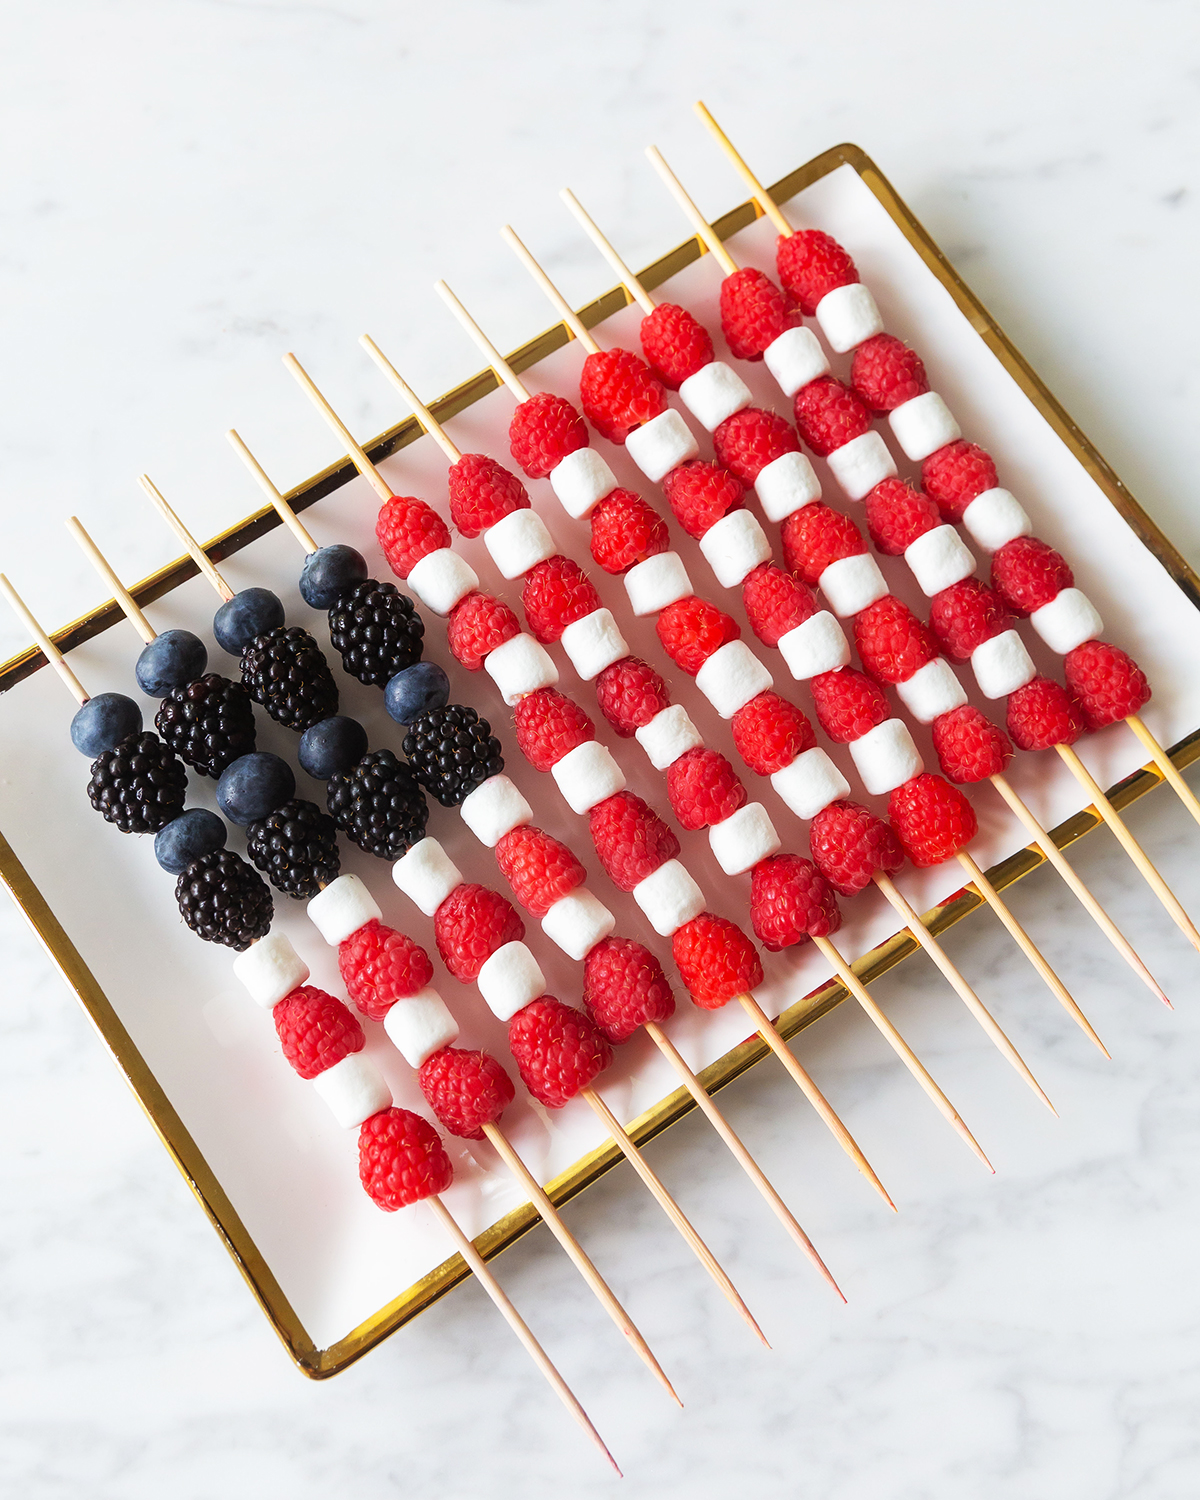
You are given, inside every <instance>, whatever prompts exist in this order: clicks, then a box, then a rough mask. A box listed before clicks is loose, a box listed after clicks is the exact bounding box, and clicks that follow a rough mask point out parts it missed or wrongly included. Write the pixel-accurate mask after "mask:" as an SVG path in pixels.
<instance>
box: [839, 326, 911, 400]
mask: <svg viewBox="0 0 1200 1500" xmlns="http://www.w3.org/2000/svg"><path fill="white" fill-rule="evenodd" d="M850 384H851V385H852V386H853V387H854V390H855V393H856V394H857V395H858V397H859V398H860V399H861V400H862V401H863V402H865V404H866V405H867V406H869V407H870V408H871V410H872V411H878V412H882V411H895V409H896V408H897V407H898V406H903V405H904V403H905V402H906V401H911V400H912V399H913V397H914V396H923V395H924V394H925V392H926V391H927V390H928V389H929V381H928V379H927V378H926V376H925V366H924V365H923V364H922V363H921V356H920V355H919V354H918V353H917V351H916V350H915V349H910V348H909V347H908V345H907V344H902V343H901V342H900V340H899V339H898V338H895V337H893V335H892V334H890V333H877V334H876V335H875V337H874V338H870V339H867V341H866V343H863V344H859V346H858V348H857V349H856V350H855V351H854V363H853V364H852V365H851V367H850Z"/></svg>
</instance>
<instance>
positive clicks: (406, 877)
mask: <svg viewBox="0 0 1200 1500" xmlns="http://www.w3.org/2000/svg"><path fill="white" fill-rule="evenodd" d="M392 879H393V880H394V881H395V882H396V884H397V885H398V886H399V887H400V889H401V890H402V891H403V892H404V894H405V895H406V896H407V897H408V898H409V900H410V901H411V902H412V903H413V905H414V906H416V907H417V908H418V910H420V911H423V912H424V913H425V915H426V916H427V917H432V916H433V914H434V912H435V911H437V909H438V907H439V906H441V904H442V902H443V901H444V900H445V899H446V897H447V896H448V895H449V894H450V892H451V891H453V890H456V889H457V888H458V887H459V886H460V885H462V883H463V878H462V874H461V873H460V871H459V868H458V866H457V865H456V864H455V863H454V861H453V860H452V859H451V858H450V856H449V855H448V854H447V853H446V851H445V850H444V849H443V848H442V846H441V844H439V843H438V841H437V839H430V838H424V839H422V840H421V841H420V843H418V844H414V845H413V846H412V848H411V849H410V850H409V851H408V853H407V854H402V855H401V856H400V858H399V859H398V860H397V861H396V862H395V864H394V865H393V866H392Z"/></svg>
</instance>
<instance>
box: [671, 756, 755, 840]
mask: <svg viewBox="0 0 1200 1500" xmlns="http://www.w3.org/2000/svg"><path fill="white" fill-rule="evenodd" d="M667 796H668V797H670V799H671V807H672V809H673V811H674V813H675V816H676V818H677V819H678V821H679V826H680V827H681V828H688V829H693V830H694V829H697V828H708V827H710V826H711V825H712V824H713V823H723V822H724V821H725V819H726V818H728V817H729V816H730V815H731V814H732V813H735V812H737V810H738V808H739V807H741V806H742V804H743V803H744V802H745V801H746V788H745V787H744V786H743V785H742V779H741V777H740V776H739V775H738V773H737V772H736V771H735V770H734V769H733V767H732V766H731V765H730V764H729V762H728V761H727V760H726V759H725V757H724V756H723V755H721V754H720V753H719V752H718V751H716V750H706V749H704V748H703V747H698V748H697V749H695V750H685V751H684V753H683V754H682V755H681V756H680V757H679V759H678V760H677V761H675V762H674V763H673V764H672V765H671V766H670V767H669V768H668V770H667Z"/></svg>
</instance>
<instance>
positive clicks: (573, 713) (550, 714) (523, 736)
mask: <svg viewBox="0 0 1200 1500" xmlns="http://www.w3.org/2000/svg"><path fill="white" fill-rule="evenodd" d="M513 727H514V729H515V730H516V735H517V745H518V746H519V747H520V751H521V754H522V755H523V756H524V757H525V759H526V760H527V761H528V762H529V764H530V765H531V766H532V767H533V769H534V770H535V771H548V770H549V769H550V767H551V766H553V765H555V764H556V763H557V762H558V761H560V760H561V759H562V758H563V756H564V755H565V754H566V753H567V751H568V750H574V749H575V747H576V745H582V744H583V743H584V742H585V741H586V740H594V739H595V738H596V726H595V725H594V724H593V723H592V721H591V719H589V718H588V716H587V714H585V713H584V711H583V709H582V708H580V706H579V704H578V703H576V702H574V701H573V700H572V699H570V698H568V697H566V696H565V695H564V694H562V693H560V692H559V691H558V689H557V688H539V689H538V690H537V692H536V693H529V694H527V695H526V696H525V697H524V698H522V699H521V701H520V702H519V703H518V704H517V706H516V708H514V709H513Z"/></svg>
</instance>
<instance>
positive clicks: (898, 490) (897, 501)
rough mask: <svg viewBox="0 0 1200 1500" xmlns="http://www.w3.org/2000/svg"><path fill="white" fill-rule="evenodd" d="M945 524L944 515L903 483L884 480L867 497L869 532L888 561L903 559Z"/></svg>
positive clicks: (927, 499) (926, 498) (928, 499)
mask: <svg viewBox="0 0 1200 1500" xmlns="http://www.w3.org/2000/svg"><path fill="white" fill-rule="evenodd" d="M941 524H942V516H941V512H940V511H939V510H938V508H937V506H936V505H935V504H934V503H933V501H932V500H931V499H930V498H929V496H928V495H925V494H922V493H921V491H920V490H915V489H913V487H912V485H911V484H908V483H906V482H905V481H904V480H903V479H884V480H881V481H880V483H879V484H877V485H876V486H875V488H874V489H873V490H872V491H871V493H870V494H869V495H868V496H867V530H868V531H869V532H870V534H871V540H872V541H873V542H874V543H875V545H876V546H877V547H878V548H879V550H880V552H882V553H883V555H884V556H885V557H900V556H901V555H902V554H903V553H904V552H905V551H906V550H907V549H908V548H909V547H911V546H912V544H913V543H914V542H915V541H916V539H917V538H918V537H919V536H924V535H925V533H926V532H927V531H932V530H933V529H934V528H935V527H936V526H940V525H941Z"/></svg>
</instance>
